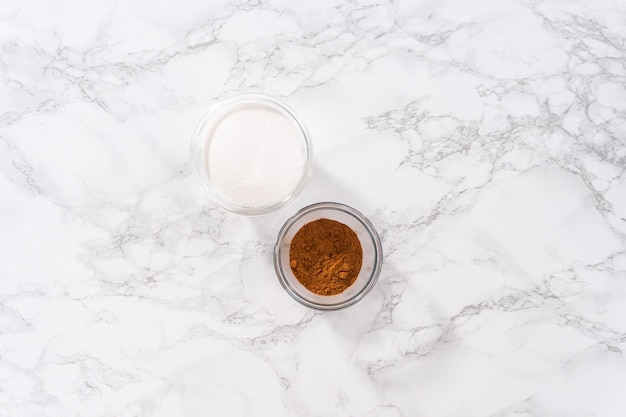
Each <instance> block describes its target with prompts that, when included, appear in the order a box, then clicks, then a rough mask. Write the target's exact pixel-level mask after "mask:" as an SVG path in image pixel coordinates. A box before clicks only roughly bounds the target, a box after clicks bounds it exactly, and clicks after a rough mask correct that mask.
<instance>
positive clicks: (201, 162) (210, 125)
mask: <svg viewBox="0 0 626 417" xmlns="http://www.w3.org/2000/svg"><path fill="white" fill-rule="evenodd" d="M250 105H254V106H261V107H267V108H269V109H272V110H275V111H277V112H279V113H281V114H282V115H283V116H285V117H286V118H287V119H289V120H291V121H292V122H293V124H294V125H295V126H296V128H297V130H298V131H299V132H300V133H301V139H302V143H303V146H304V149H305V152H306V162H305V168H304V170H303V172H302V177H301V178H300V181H299V182H298V185H297V186H296V187H295V188H294V189H293V190H292V191H291V193H289V194H288V195H286V196H285V197H284V198H283V199H282V200H281V201H279V202H277V203H276V204H273V205H269V206H264V207H254V208H251V207H244V206H240V205H236V204H234V203H233V202H231V201H229V200H226V199H225V198H223V197H222V196H221V195H220V193H219V192H217V191H216V189H215V188H214V186H213V184H212V182H211V178H210V176H209V170H208V163H207V151H208V146H209V144H210V141H211V135H212V134H213V131H214V129H215V128H216V127H217V125H218V124H219V122H220V121H221V120H222V118H223V117H224V116H226V115H227V114H229V113H231V112H232V111H235V110H237V109H238V108H243V107H246V106H250ZM189 159H190V162H191V170H192V172H193V174H194V177H195V178H196V182H197V183H198V185H199V186H200V188H201V189H202V191H203V192H204V193H205V194H206V195H207V197H209V199H210V200H211V201H213V202H214V203H215V204H217V205H218V206H220V207H222V208H224V209H226V210H228V211H231V212H233V213H237V214H244V215H249V216H254V215H260V214H266V213H270V212H272V211H274V210H277V209H279V208H281V207H284V206H286V205H287V204H289V203H290V202H291V201H292V200H293V199H294V198H295V197H296V196H297V195H298V194H299V193H300V191H302V189H303V188H304V185H305V184H306V182H307V180H308V178H309V175H310V173H311V166H312V160H313V149H312V145H311V139H310V137H309V134H308V132H307V130H306V127H305V126H304V123H303V122H302V120H301V119H300V118H299V117H298V115H297V114H296V113H295V112H294V111H293V109H292V108H291V107H289V106H288V105H287V104H286V103H285V102H283V101H282V100H280V99H278V98H276V97H273V96H270V95H268V94H263V93H240V94H236V95H234V96H232V97H230V98H227V99H225V100H222V101H220V102H218V103H216V104H215V105H214V106H213V107H212V108H211V109H210V110H209V111H208V112H207V113H206V114H205V115H204V116H203V117H202V119H201V120H200V123H198V126H197V127H196V130H195V132H194V134H193V136H192V139H191V147H190V152H189Z"/></svg>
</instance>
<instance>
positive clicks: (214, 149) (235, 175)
mask: <svg viewBox="0 0 626 417" xmlns="http://www.w3.org/2000/svg"><path fill="white" fill-rule="evenodd" d="M312 156H313V155H312V147H311V140H310V138H309V134H308V133H307V130H306V128H305V126H304V124H303V123H302V121H301V120H300V118H299V117H298V116H297V115H296V113H295V112H294V111H293V110H292V109H291V108H290V107H289V106H288V105H287V104H286V103H284V102H283V101H281V100H279V99H277V98H276V97H272V96H270V95H267V94H261V93H243V94H237V95H235V96H232V97H230V98H228V99H226V100H223V101H221V102H219V103H217V104H216V105H215V106H213V107H212V108H211V110H209V112H208V113H207V114H205V115H204V117H203V118H202V120H201V121H200V123H199V124H198V127H197V128H196V131H195V133H194V135H193V138H192V140H191V154H190V158H191V168H192V171H193V173H194V176H195V177H196V180H197V182H198V184H199V185H200V188H201V189H202V190H203V191H204V193H205V194H206V195H207V196H208V197H209V198H210V199H211V200H212V201H213V202H214V203H215V204H217V205H219V206H221V207H222V208H224V209H226V210H229V211H231V212H233V213H237V214H245V215H259V214H266V213H269V212H271V211H274V210H276V209H278V208H280V207H283V206H285V205H287V204H288V203H289V202H291V201H292V200H293V199H294V198H295V197H296V195H298V193H299V192H300V191H301V190H302V188H303V187H304V184H305V183H306V181H307V179H308V177H309V174H310V172H311V162H312Z"/></svg>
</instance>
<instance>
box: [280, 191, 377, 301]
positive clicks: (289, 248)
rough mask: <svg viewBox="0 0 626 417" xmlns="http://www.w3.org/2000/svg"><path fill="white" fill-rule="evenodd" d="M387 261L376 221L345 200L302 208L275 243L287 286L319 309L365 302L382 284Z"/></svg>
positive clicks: (281, 275) (283, 282)
mask: <svg viewBox="0 0 626 417" xmlns="http://www.w3.org/2000/svg"><path fill="white" fill-rule="evenodd" d="M382 263H383V251H382V246H381V243H380V238H379V236H378V233H377V232H376V229H375V228H374V226H373V225H372V223H371V222H370V221H369V220H368V219H367V218H366V217H365V216H364V215H363V214H361V213H360V212H359V211H357V210H355V209H354V208H352V207H349V206H346V205H345V204H340V203H331V202H328V203H317V204H313V205H310V206H307V207H305V208H303V209H302V210H300V211H298V212H297V213H296V214H295V215H294V216H292V217H291V218H290V219H289V220H287V222H286V223H285V225H284V226H283V227H282V229H281V230H280V232H279V233H278V238H277V240H276V245H275V247H274V268H275V269H276V275H277V276H278V279H279V280H280V283H281V284H282V286H283V288H285V290H286V291H287V292H288V293H289V295H291V296H292V297H293V298H294V299H296V300H297V301H299V302H300V303H302V304H304V305H305V306H308V307H311V308H315V309H318V310H338V309H340V308H344V307H348V306H350V305H352V304H354V303H356V302H358V301H359V300H361V299H362V298H363V297H364V296H365V295H366V294H367V293H368V292H369V291H370V290H371V289H372V288H373V286H374V284H375V283H376V280H377V279H378V275H379V274H380V271H381V268H382Z"/></svg>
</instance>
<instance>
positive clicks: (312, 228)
mask: <svg viewBox="0 0 626 417" xmlns="http://www.w3.org/2000/svg"><path fill="white" fill-rule="evenodd" d="M362 263H363V249H362V248H361V242H359V238H358V237H357V235H356V233H354V231H353V230H352V229H350V228H349V227H348V226H346V225H345V224H343V223H339V222H337V221H335V220H330V219H319V220H315V221H313V222H311V223H307V224H305V225H304V226H303V227H302V228H301V229H300V230H299V231H298V232H297V233H296V234H295V236H294V237H293V240H292V241H291V247H290V248H289V264H290V266H291V271H292V272H293V274H294V275H295V277H296V278H297V279H298V281H300V283H301V284H302V285H304V286H305V287H306V288H307V289H309V290H310V291H312V292H314V293H316V294H320V295H335V294H340V293H342V292H343V291H344V290H345V289H346V288H348V287H349V286H350V285H352V284H353V283H354V281H355V280H356V277H357V276H358V275H359V271H360V270H361V265H362Z"/></svg>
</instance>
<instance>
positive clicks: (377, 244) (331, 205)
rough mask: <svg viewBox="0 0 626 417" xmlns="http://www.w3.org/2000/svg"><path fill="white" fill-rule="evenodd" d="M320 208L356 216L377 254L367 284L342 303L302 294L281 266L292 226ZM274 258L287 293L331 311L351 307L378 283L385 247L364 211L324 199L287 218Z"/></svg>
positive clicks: (297, 299) (303, 302)
mask: <svg viewBox="0 0 626 417" xmlns="http://www.w3.org/2000/svg"><path fill="white" fill-rule="evenodd" d="M320 209H333V210H338V211H342V212H344V213H347V214H349V215H351V216H352V217H354V218H355V219H356V220H358V221H359V222H360V223H361V224H363V226H364V227H365V229H366V230H367V232H368V233H369V235H370V236H371V238H372V241H373V243H374V254H375V260H374V267H373V268H372V273H371V274H370V276H369V278H368V281H367V284H366V285H365V286H364V287H363V288H362V289H361V290H359V292H357V293H356V294H354V295H353V296H352V297H350V298H348V299H347V300H344V301H342V302H340V303H334V304H320V303H317V302H314V301H311V300H309V299H307V298H305V297H303V296H301V295H300V294H299V293H298V292H297V291H296V290H295V289H294V288H293V287H292V286H291V285H290V284H289V282H288V281H287V278H286V277H285V275H284V273H283V271H282V268H281V262H280V253H281V246H282V242H283V240H284V239H285V236H286V234H287V231H288V230H289V229H290V228H291V226H292V225H293V224H294V223H295V222H296V221H298V220H300V219H301V218H303V217H304V216H306V215H308V214H310V213H313V212H315V211H318V210H320ZM273 258H274V259H273V260H274V270H275V272H276V276H277V278H278V280H279V282H280V284H281V285H282V287H283V288H284V289H285V291H287V293H288V294H289V295H290V296H291V297H292V298H293V299H294V300H296V301H298V302H299V303H300V304H303V305H305V306H307V307H310V308H313V309H316V310H324V311H331V310H340V309H343V308H346V307H349V306H351V305H353V304H355V303H357V302H359V301H360V300H362V299H363V297H365V295H367V294H368V293H369V292H370V291H371V290H372V288H374V285H375V284H376V282H377V281H378V277H379V276H380V272H381V270H382V266H383V248H382V243H381V240H380V236H379V235H378V232H377V231H376V228H375V227H374V225H373V224H372V222H371V221H370V220H369V219H368V218H367V217H365V216H364V215H363V213H361V212H360V211H358V210H356V209H355V208H353V207H350V206H348V205H346V204H343V203H337V202H332V201H324V202H319V203H314V204H310V205H308V206H306V207H303V208H301V209H300V210H298V211H297V212H296V213H295V214H294V215H293V216H291V217H289V218H288V219H287V221H285V224H283V226H282V227H281V229H280V231H279V232H278V236H277V238H276V243H275V244H274V256H273Z"/></svg>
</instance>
